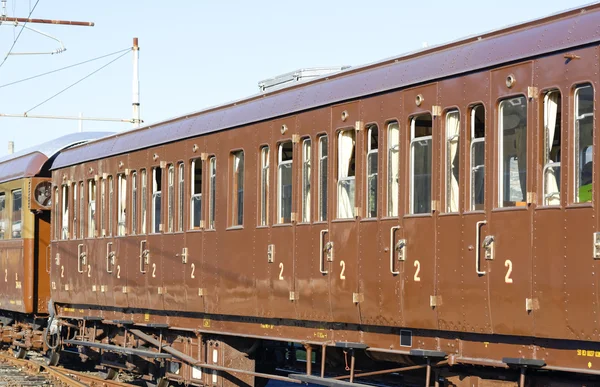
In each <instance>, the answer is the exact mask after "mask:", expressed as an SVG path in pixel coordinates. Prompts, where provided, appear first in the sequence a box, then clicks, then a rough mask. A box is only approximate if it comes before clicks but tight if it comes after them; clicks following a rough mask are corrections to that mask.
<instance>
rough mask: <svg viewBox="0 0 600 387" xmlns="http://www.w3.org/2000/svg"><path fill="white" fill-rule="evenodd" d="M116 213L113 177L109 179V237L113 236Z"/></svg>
mask: <svg viewBox="0 0 600 387" xmlns="http://www.w3.org/2000/svg"><path fill="white" fill-rule="evenodd" d="M114 213H115V189H114V185H113V177H112V176H109V177H108V232H107V233H106V234H107V235H110V236H112V234H113V229H114V227H113V218H114Z"/></svg>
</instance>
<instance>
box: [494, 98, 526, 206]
mask: <svg viewBox="0 0 600 387" xmlns="http://www.w3.org/2000/svg"><path fill="white" fill-rule="evenodd" d="M499 120H500V123H499V125H498V127H499V128H500V136H501V137H500V141H499V148H500V152H499V155H500V160H499V163H498V166H499V173H498V176H499V180H500V181H499V182H498V188H499V192H498V194H499V198H500V202H499V203H498V204H499V206H500V207H513V206H525V205H526V201H527V100H526V99H525V97H515V98H511V99H507V100H504V101H502V102H500V115H499Z"/></svg>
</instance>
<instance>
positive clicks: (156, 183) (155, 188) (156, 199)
mask: <svg viewBox="0 0 600 387" xmlns="http://www.w3.org/2000/svg"><path fill="white" fill-rule="evenodd" d="M161 208H162V169H160V168H152V232H153V233H159V232H161V231H162V225H161V223H160V221H161V219H160V216H161Z"/></svg>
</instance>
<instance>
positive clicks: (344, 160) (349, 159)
mask: <svg viewBox="0 0 600 387" xmlns="http://www.w3.org/2000/svg"><path fill="white" fill-rule="evenodd" d="M355 136H356V132H355V130H354V129H349V130H344V131H341V132H340V133H339V134H338V187H337V188H338V195H337V196H338V211H337V217H338V218H340V219H345V218H353V217H354V215H355V214H354V203H355V202H354V193H355V177H356V169H355V168H356V161H355V157H356V155H355V153H356V152H355V151H356V141H355Z"/></svg>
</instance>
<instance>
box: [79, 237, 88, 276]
mask: <svg viewBox="0 0 600 387" xmlns="http://www.w3.org/2000/svg"><path fill="white" fill-rule="evenodd" d="M86 258H87V254H86V253H85V251H84V250H83V244H78V245H77V271H78V272H79V273H83V267H84V266H85V262H86Z"/></svg>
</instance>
